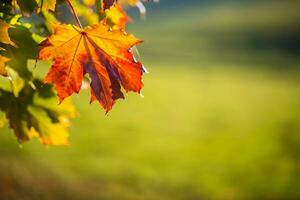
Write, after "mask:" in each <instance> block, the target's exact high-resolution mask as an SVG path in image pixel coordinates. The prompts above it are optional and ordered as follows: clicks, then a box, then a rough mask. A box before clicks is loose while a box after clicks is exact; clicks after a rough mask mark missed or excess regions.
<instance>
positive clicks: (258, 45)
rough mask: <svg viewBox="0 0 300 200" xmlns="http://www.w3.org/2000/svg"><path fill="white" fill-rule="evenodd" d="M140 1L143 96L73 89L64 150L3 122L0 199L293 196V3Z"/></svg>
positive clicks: (299, 108) (298, 152)
mask: <svg viewBox="0 0 300 200" xmlns="http://www.w3.org/2000/svg"><path fill="white" fill-rule="evenodd" d="M145 5H146V7H147V11H148V13H147V18H146V20H140V19H139V17H138V11H137V10H136V9H133V8H131V9H130V10H129V12H130V13H131V14H132V16H133V18H134V21H135V22H134V23H132V24H130V25H129V28H128V31H129V32H133V33H134V34H135V35H136V36H137V37H139V38H142V39H144V40H145V42H144V43H143V44H142V45H141V47H139V51H140V54H141V59H142V60H143V62H144V64H145V66H146V67H147V69H148V70H149V71H150V73H149V74H146V75H145V78H144V83H145V88H144V89H143V95H144V96H145V98H141V97H140V96H138V95H135V94H129V95H128V97H127V99H126V100H125V101H120V102H118V103H117V105H116V106H115V108H114V109H113V110H112V111H111V112H110V113H109V114H108V116H105V114H104V111H103V110H101V108H100V106H99V105H98V104H96V103H95V104H92V105H89V104H88V102H89V91H87V90H86V91H82V92H81V93H80V94H79V95H75V96H74V97H73V101H74V103H75V104H76V107H77V109H78V113H79V117H78V118H76V119H74V120H73V121H72V126H71V128H70V140H71V141H70V143H71V144H70V146H68V147H44V146H42V145H41V144H40V143H39V142H38V141H37V140H34V141H31V142H30V143H27V144H25V145H23V146H19V145H18V143H17V142H16V139H15V137H14V136H13V134H12V132H11V131H9V130H8V128H7V127H5V128H2V129H0V136H1V139H0V155H1V159H0V169H1V170H0V199H3V200H6V199H22V200H27V199H28V200H29V199H31V200H42V199H46V200H48V199H49V200H50V199H51V200H53V199H56V200H59V199H82V200H86V199H89V200H93V199H97V200H98V199H101V200H102V199H105V200H106V199H107V200H114V199H118V200H120V199H124V200H160V199H161V200H177V199H178V200H181V199H182V200H198V199H199V200H201V199H204V200H210V199H211V200H230V199H238V200H247V199H270V200H276V199H278V200H279V199H287V200H288V199H300V88H299V86H300V68H299V67H300V57H299V55H300V26H299V22H300V12H299V10H300V2H299V1H298V0H294V1H292V0H284V1H282V0H278V1H276V0H258V1H255V0H243V1H242V0H235V1H233V0H231V1H227V0H222V1H221V0H220V1H216V0H215V1H209V0H206V1H205V0H197V1H196V0H185V1H182V0H161V1H160V3H158V4H154V3H148V4H145Z"/></svg>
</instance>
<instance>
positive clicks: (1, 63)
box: [0, 55, 9, 76]
mask: <svg viewBox="0 0 300 200" xmlns="http://www.w3.org/2000/svg"><path fill="white" fill-rule="evenodd" d="M8 61H9V59H8V58H6V57H4V56H1V55H0V75H2V76H6V75H7V71H6V69H5V65H6V62H8Z"/></svg>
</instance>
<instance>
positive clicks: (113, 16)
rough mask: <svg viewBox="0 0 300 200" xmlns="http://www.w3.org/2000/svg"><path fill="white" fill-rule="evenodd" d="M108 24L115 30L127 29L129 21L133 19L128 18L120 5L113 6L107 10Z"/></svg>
mask: <svg viewBox="0 0 300 200" xmlns="http://www.w3.org/2000/svg"><path fill="white" fill-rule="evenodd" d="M105 15H106V22H107V23H108V24H109V25H110V26H111V27H112V28H113V29H123V30H124V29H125V25H126V23H127V21H130V20H131V18H130V17H128V16H127V15H126V13H125V11H124V10H123V9H122V7H121V6H120V5H119V4H115V5H114V6H111V7H110V8H109V9H106V10H105Z"/></svg>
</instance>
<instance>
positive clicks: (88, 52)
mask: <svg viewBox="0 0 300 200" xmlns="http://www.w3.org/2000/svg"><path fill="white" fill-rule="evenodd" d="M140 42H141V40H138V39H136V38H135V37H134V36H133V35H131V34H126V33H124V32H122V31H110V30H109V27H108V26H106V25H104V24H98V25H95V26H92V27H87V28H86V29H81V28H79V27H77V26H73V25H62V24H56V25H55V31H54V34H53V35H51V36H50V37H49V38H48V39H46V40H45V41H44V42H42V43H41V46H42V48H41V50H40V52H39V59H41V60H48V59H53V61H54V62H53V65H52V67H51V69H50V71H49V72H48V74H47V76H46V78H45V80H44V82H45V83H53V84H54V86H55V89H56V91H57V94H58V96H59V100H60V102H62V101H63V100H64V99H65V98H66V97H68V96H70V95H72V94H73V93H74V92H75V93H78V92H79V91H80V88H81V84H82V80H83V76H84V74H86V73H87V74H89V76H90V78H91V84H90V86H91V102H92V101H94V100H98V101H99V102H100V104H101V105H102V107H103V108H104V109H105V110H106V111H107V112H108V111H109V110H111V109H112V106H113V105H114V103H115V101H116V100H117V99H119V98H124V95H123V93H122V91H121V87H122V88H124V89H125V91H126V92H129V91H133V92H140V90H141V89H142V87H143V83H142V74H143V65H142V63H140V62H137V61H135V58H134V56H133V54H132V53H131V51H130V49H131V48H132V47H133V46H135V45H137V44H139V43H140Z"/></svg>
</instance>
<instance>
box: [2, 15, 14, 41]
mask: <svg viewBox="0 0 300 200" xmlns="http://www.w3.org/2000/svg"><path fill="white" fill-rule="evenodd" d="M11 27H12V26H11V25H10V24H7V23H6V22H4V21H2V20H0V42H1V43H4V44H10V45H12V46H16V45H15V43H14V42H13V41H11V40H10V37H9V34H8V29H9V28H11Z"/></svg>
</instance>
